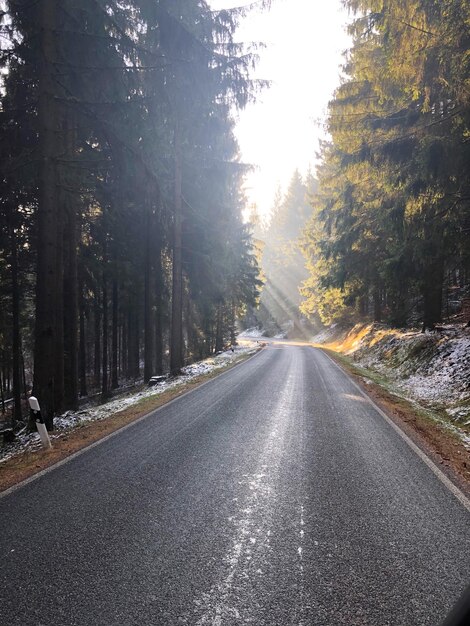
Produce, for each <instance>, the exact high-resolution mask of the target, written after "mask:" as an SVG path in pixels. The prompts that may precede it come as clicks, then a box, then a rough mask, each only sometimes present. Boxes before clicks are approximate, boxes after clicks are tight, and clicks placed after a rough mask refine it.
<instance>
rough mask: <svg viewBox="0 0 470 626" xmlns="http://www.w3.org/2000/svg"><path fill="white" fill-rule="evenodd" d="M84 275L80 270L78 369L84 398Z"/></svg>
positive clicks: (81, 393)
mask: <svg viewBox="0 0 470 626" xmlns="http://www.w3.org/2000/svg"><path fill="white" fill-rule="evenodd" d="M83 290H84V285H83V276H82V272H80V281H79V287H78V295H79V311H80V341H79V349H78V369H79V372H80V396H81V397H82V398H84V397H85V396H87V395H88V390H87V384H86V329H85V296H84V292H83Z"/></svg>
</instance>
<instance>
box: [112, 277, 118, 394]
mask: <svg viewBox="0 0 470 626" xmlns="http://www.w3.org/2000/svg"><path fill="white" fill-rule="evenodd" d="M114 269H115V271H116V267H115V268H114ZM118 294H119V291H118V282H117V279H116V277H115V278H114V279H113V330H112V345H111V353H112V360H111V389H117V388H118V387H119V380H118V330H119V318H118V312H119V296H118Z"/></svg>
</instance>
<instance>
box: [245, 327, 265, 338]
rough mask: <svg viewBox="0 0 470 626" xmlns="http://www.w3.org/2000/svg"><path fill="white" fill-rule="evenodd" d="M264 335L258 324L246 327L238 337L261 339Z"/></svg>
mask: <svg viewBox="0 0 470 626" xmlns="http://www.w3.org/2000/svg"><path fill="white" fill-rule="evenodd" d="M261 337H264V335H263V331H262V330H261V328H259V326H253V328H247V329H246V330H244V331H243V332H242V333H241V334H240V339H261Z"/></svg>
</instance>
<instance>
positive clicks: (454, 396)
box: [313, 324, 470, 447]
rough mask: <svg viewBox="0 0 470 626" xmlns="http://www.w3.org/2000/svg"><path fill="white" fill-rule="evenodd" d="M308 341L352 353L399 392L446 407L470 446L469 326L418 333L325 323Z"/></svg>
mask: <svg viewBox="0 0 470 626" xmlns="http://www.w3.org/2000/svg"><path fill="white" fill-rule="evenodd" d="M313 341H314V342H315V343H320V344H323V345H325V346H327V347H330V348H332V349H334V350H337V351H338V352H342V353H343V354H347V355H349V356H351V357H352V359H353V360H354V362H355V363H357V364H358V365H360V366H361V367H363V368H365V369H367V370H369V371H372V372H375V373H377V374H379V375H380V376H381V377H383V379H385V380H386V381H387V384H389V385H390V387H391V390H393V391H395V392H397V393H398V395H402V396H403V397H405V398H408V399H411V400H412V401H415V402H417V403H418V404H420V405H421V406H424V407H428V408H430V409H431V410H432V409H434V410H436V409H437V410H440V411H441V414H442V411H445V413H446V414H447V416H448V417H449V421H446V424H447V425H448V427H449V428H450V429H451V430H454V431H455V432H457V431H458V434H459V436H460V437H461V439H462V440H463V441H464V442H465V443H466V445H468V446H469V447H470V436H469V435H468V433H467V432H465V431H468V426H469V425H470V329H468V328H465V327H464V326H463V325H462V324H460V325H458V324H455V325H444V326H442V327H441V329H440V330H439V331H433V332H427V333H421V332H420V331H419V330H408V331H401V330H397V329H390V328H386V327H384V326H380V325H378V324H369V325H357V326H355V327H354V328H353V329H352V330H350V331H349V332H347V331H343V332H341V331H340V330H339V329H337V328H336V329H335V328H333V327H332V328H328V329H326V330H324V331H322V332H321V333H320V334H319V335H317V336H316V337H315V338H314V339H313Z"/></svg>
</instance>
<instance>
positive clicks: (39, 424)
mask: <svg viewBox="0 0 470 626" xmlns="http://www.w3.org/2000/svg"><path fill="white" fill-rule="evenodd" d="M29 406H30V409H31V411H32V412H33V416H34V421H35V422H36V428H37V429H38V433H39V437H40V438H41V443H42V447H43V448H46V449H47V450H49V449H50V448H52V444H51V440H50V439H49V433H48V432H47V428H46V425H45V424H44V420H43V419H42V415H41V408H40V407H39V402H38V399H37V398H35V397H34V396H31V397H30V399H29Z"/></svg>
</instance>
